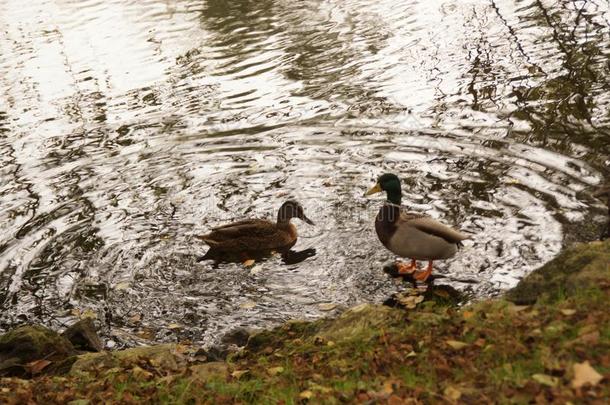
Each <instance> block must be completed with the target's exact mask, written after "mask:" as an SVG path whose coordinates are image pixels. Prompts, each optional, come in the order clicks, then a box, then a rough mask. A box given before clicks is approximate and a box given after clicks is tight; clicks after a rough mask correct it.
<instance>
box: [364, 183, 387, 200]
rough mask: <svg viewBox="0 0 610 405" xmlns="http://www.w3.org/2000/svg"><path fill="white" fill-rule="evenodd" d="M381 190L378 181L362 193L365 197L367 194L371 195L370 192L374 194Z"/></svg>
mask: <svg viewBox="0 0 610 405" xmlns="http://www.w3.org/2000/svg"><path fill="white" fill-rule="evenodd" d="M382 191H383V190H381V186H380V185H379V183H377V184H375V185H374V186H373V187H371V189H370V190H369V191H367V192H366V193H364V196H365V197H366V196H367V195H371V194H375V193H381V192H382Z"/></svg>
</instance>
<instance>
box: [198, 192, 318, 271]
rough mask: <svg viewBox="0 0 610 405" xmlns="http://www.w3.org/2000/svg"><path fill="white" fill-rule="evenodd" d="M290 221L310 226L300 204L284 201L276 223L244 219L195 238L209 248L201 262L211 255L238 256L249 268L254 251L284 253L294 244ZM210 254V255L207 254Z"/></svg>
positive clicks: (294, 231)
mask: <svg viewBox="0 0 610 405" xmlns="http://www.w3.org/2000/svg"><path fill="white" fill-rule="evenodd" d="M292 218H299V219H300V220H302V221H305V222H307V223H308V224H310V225H313V222H312V221H311V220H310V219H309V218H307V217H306V216H305V213H304V211H303V207H302V206H301V204H299V203H298V202H296V201H294V200H288V201H286V202H285V203H284V204H282V206H281V207H280V209H279V211H278V213H277V221H276V222H273V221H269V220H266V219H245V220H242V221H237V222H233V223H230V224H227V225H222V226H219V227H216V228H212V232H210V233H208V234H206V235H201V236H198V238H199V239H201V240H203V241H204V242H205V243H207V244H208V245H209V246H210V251H213V252H210V251H209V252H208V253H206V255H205V256H204V257H203V258H202V259H206V258H208V257H211V256H213V255H214V256H222V255H223V254H226V255H233V256H234V255H239V256H241V258H242V259H243V261H244V264H247V265H250V264H252V263H253V262H254V261H253V259H252V257H254V256H255V255H256V254H255V253H258V252H270V251H287V250H288V249H290V248H291V247H292V246H294V244H295V243H296V242H297V230H296V227H295V226H294V225H293V224H291V223H290V220H291V219H292ZM211 253H213V255H212V254H211Z"/></svg>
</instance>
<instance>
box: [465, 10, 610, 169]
mask: <svg viewBox="0 0 610 405" xmlns="http://www.w3.org/2000/svg"><path fill="white" fill-rule="evenodd" d="M578 4H579V3H576V2H559V3H553V5H552V6H551V5H545V4H543V3H542V2H540V1H534V2H533V3H531V4H530V5H529V6H527V7H526V6H524V7H521V8H520V9H519V11H518V13H520V14H519V20H518V21H519V22H518V23H517V24H516V25H515V26H512V27H511V26H510V25H509V24H508V23H506V25H507V27H508V28H509V32H511V33H515V34H514V35H511V41H512V42H514V43H516V45H517V48H518V49H520V50H521V51H522V53H523V56H524V60H525V63H524V64H523V65H521V66H520V67H522V68H523V67H524V68H527V69H528V70H529V71H530V72H531V74H532V75H533V77H538V78H540V80H538V81H537V84H535V85H528V84H517V83H518V82H515V84H513V85H512V92H511V94H508V95H506V94H505V95H503V96H504V97H507V96H508V97H514V99H515V106H514V111H513V112H512V113H511V114H510V116H509V119H510V118H515V119H519V120H525V121H527V122H528V123H529V124H530V127H531V130H530V131H527V132H521V133H520V132H518V131H514V132H513V135H514V136H515V137H517V138H518V139H519V140H520V141H525V142H533V143H536V144H539V145H540V146H543V147H545V148H551V149H554V150H557V151H560V152H562V153H566V154H573V153H575V151H574V150H573V148H574V144H581V145H585V146H587V147H588V148H589V156H588V157H587V160H589V161H591V162H594V163H596V165H597V166H598V167H599V166H601V165H603V161H604V159H607V157H608V154H607V152H605V153H604V152H603V151H608V150H610V131H609V125H608V124H609V120H608V116H607V111H608V107H610V106H609V105H608V101H607V97H606V94H607V92H608V90H609V87H610V86H609V82H608V76H609V72H608V65H607V56H606V55H605V53H606V51H605V50H606V49H607V48H608V47H609V46H610V38H609V30H608V27H607V26H604V25H603V24H600V23H599V22H597V21H595V18H596V17H599V11H595V10H591V9H586V8H587V7H588V6H590V4H589V5H587V4H586V3H582V7H581V6H579V5H578ZM589 8H590V7H589ZM496 11H497V12H498V15H500V16H501V13H500V11H499V10H498V9H496ZM501 20H502V19H501ZM503 21H504V22H506V20H503ZM531 23H535V24H536V26H537V27H539V28H541V29H539V30H537V31H536V32H537V35H538V37H537V38H535V39H534V42H533V44H534V45H533V46H531V45H530V47H528V46H527V45H524V44H522V43H520V42H519V39H518V38H519V37H520V36H521V37H524V36H527V35H531V34H527V33H522V32H520V30H522V29H526V27H527V26H528V25H529V24H531ZM549 44H553V45H554V47H553V50H554V51H555V52H552V51H549ZM528 52H530V53H531V55H530V56H531V57H530V56H528ZM492 57H493V56H492ZM541 57H542V62H541V63H539V65H540V66H539V65H537V64H535V63H533V62H532V61H533V60H536V59H537V60H538V61H540V59H541ZM513 61H514V62H517V63H519V60H516V59H514V60H513ZM556 63H559V64H560V70H559V72H553V66H554V64H556ZM491 64H492V65H493V64H494V62H493V61H492V62H491ZM472 66H473V69H472V70H471V72H470V73H471V77H472V82H471V84H472V85H471V86H469V91H470V92H471V93H472V94H473V97H474V102H473V107H474V108H475V109H476V107H477V106H478V104H479V101H480V100H481V99H484V100H491V99H492V97H493V92H492V93H490V92H489V91H488V89H487V88H486V87H484V86H480V85H479V86H475V85H474V84H480V83H481V80H482V78H481V77H477V75H478V74H480V72H481V71H482V68H483V69H484V68H485V66H484V65H483V64H482V63H481V60H480V58H475V59H474V60H473V65H472ZM490 67H493V68H495V71H498V70H500V69H503V67H502V66H498V65H497V64H495V65H493V66H489V65H488V66H487V68H488V69H489V68H490ZM543 69H544V70H546V71H549V72H542V70H543ZM490 71H493V70H491V69H490ZM485 79H486V80H497V79H498V78H493V77H490V76H489V75H487V76H486V77H485Z"/></svg>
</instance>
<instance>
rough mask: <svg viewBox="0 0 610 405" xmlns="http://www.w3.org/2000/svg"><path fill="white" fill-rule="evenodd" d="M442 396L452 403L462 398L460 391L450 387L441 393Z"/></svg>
mask: <svg viewBox="0 0 610 405" xmlns="http://www.w3.org/2000/svg"><path fill="white" fill-rule="evenodd" d="M443 395H445V397H447V398H448V399H450V400H452V401H457V400H458V399H460V398H461V397H462V391H460V390H459V389H458V388H456V387H454V386H452V385H449V386H447V388H445V390H444V391H443Z"/></svg>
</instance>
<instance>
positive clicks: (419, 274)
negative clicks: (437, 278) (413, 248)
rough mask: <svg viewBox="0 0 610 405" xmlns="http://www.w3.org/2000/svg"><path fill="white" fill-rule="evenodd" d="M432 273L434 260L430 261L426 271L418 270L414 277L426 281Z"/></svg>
mask: <svg viewBox="0 0 610 405" xmlns="http://www.w3.org/2000/svg"><path fill="white" fill-rule="evenodd" d="M430 274H432V261H430V262H428V267H426V270H424V271H418V272H417V273H415V274H414V275H413V278H414V279H415V280H417V281H421V282H422V283H423V282H425V281H426V280H427V279H428V277H430Z"/></svg>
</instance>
